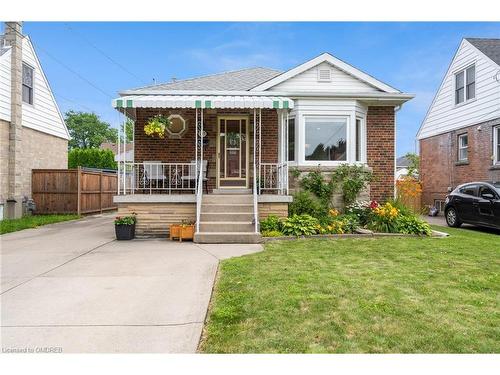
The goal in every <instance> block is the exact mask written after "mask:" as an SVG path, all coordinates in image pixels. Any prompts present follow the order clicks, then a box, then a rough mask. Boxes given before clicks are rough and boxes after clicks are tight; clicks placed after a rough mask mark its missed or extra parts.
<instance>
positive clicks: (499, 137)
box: [493, 126, 500, 164]
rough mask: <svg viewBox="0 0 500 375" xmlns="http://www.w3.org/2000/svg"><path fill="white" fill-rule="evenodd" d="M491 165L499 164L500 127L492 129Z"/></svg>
mask: <svg viewBox="0 0 500 375" xmlns="http://www.w3.org/2000/svg"><path fill="white" fill-rule="evenodd" d="M493 163H494V164H500V126H496V127H494V128H493Z"/></svg>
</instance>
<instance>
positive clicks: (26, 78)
mask: <svg viewBox="0 0 500 375" xmlns="http://www.w3.org/2000/svg"><path fill="white" fill-rule="evenodd" d="M23 85H26V86H29V87H33V69H31V68H30V67H29V66H27V65H24V64H23Z"/></svg>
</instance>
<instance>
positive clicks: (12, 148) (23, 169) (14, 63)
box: [0, 22, 69, 219]
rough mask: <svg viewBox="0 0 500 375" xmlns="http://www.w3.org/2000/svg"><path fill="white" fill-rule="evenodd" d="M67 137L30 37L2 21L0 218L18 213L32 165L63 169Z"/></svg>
mask: <svg viewBox="0 0 500 375" xmlns="http://www.w3.org/2000/svg"><path fill="white" fill-rule="evenodd" d="M68 139H69V133H68V129H67V128H66V125H65V123H64V119H63V116H62V115H61V112H60V111H59V108H58V106H57V103H56V101H55V98H54V95H53V93H52V91H51V89H50V85H49V82H48V80H47V77H46V76H45V74H44V72H43V69H42V66H41V64H40V61H39V59H38V57H37V54H36V52H35V49H34V47H33V44H32V42H31V40H30V38H29V37H28V36H24V35H22V27H21V23H20V22H6V23H5V34H4V35H0V144H1V149H0V179H1V182H0V219H1V218H3V216H4V213H6V216H7V217H19V216H20V215H21V214H22V212H23V210H22V203H23V201H26V199H28V198H30V197H31V170H32V169H36V168H67V148H68ZM4 207H5V208H6V209H5V211H4Z"/></svg>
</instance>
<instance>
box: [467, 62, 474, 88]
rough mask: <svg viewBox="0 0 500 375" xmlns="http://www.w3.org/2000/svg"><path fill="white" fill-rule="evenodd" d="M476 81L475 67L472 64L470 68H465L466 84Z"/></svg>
mask: <svg viewBox="0 0 500 375" xmlns="http://www.w3.org/2000/svg"><path fill="white" fill-rule="evenodd" d="M475 81H476V67H475V66H474V65H472V66H471V67H470V68H467V84H469V83H472V82H475Z"/></svg>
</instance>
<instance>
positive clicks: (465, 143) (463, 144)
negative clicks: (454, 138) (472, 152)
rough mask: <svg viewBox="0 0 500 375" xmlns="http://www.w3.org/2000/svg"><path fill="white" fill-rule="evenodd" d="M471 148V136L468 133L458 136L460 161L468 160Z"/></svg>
mask: <svg viewBox="0 0 500 375" xmlns="http://www.w3.org/2000/svg"><path fill="white" fill-rule="evenodd" d="M468 148H469V137H468V136H467V134H460V135H459V136H458V161H467V159H468Z"/></svg>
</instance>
